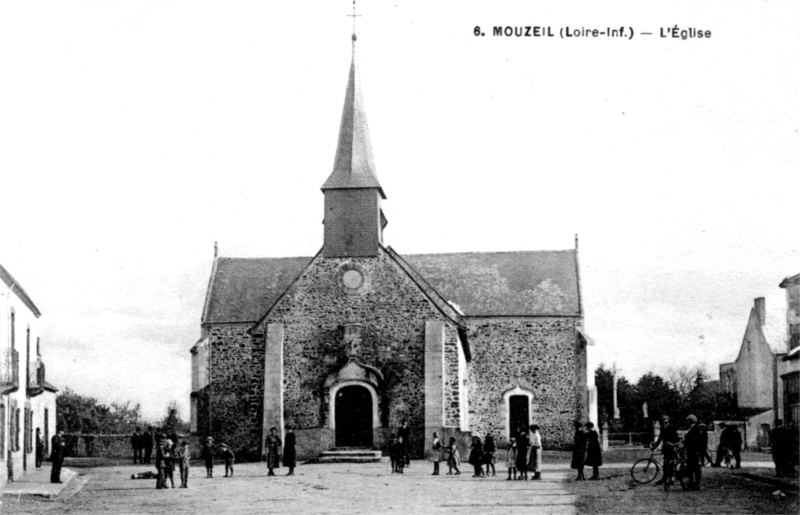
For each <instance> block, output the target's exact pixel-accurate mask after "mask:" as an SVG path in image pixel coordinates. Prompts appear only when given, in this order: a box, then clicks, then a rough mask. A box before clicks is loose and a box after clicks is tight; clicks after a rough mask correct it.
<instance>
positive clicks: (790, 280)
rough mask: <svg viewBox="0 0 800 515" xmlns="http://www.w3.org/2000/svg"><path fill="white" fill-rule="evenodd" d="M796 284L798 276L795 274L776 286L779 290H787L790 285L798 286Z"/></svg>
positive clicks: (799, 280) (799, 281) (798, 280)
mask: <svg viewBox="0 0 800 515" xmlns="http://www.w3.org/2000/svg"><path fill="white" fill-rule="evenodd" d="M798 283H800V274H795V275H792V276H789V277H785V278H784V279H783V281H781V283H780V284H779V285H778V286H779V287H781V288H788V287H789V285H790V284H798Z"/></svg>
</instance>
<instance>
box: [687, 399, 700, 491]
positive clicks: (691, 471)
mask: <svg viewBox="0 0 800 515" xmlns="http://www.w3.org/2000/svg"><path fill="white" fill-rule="evenodd" d="M686 420H687V421H688V422H689V424H691V426H690V427H689V431H688V432H687V433H686V436H685V437H684V439H683V444H684V446H685V448H686V474H687V475H688V477H689V488H690V489H692V490H700V479H701V478H702V468H701V466H700V457H701V456H702V455H703V453H704V452H705V448H704V446H703V437H702V435H701V434H700V428H699V427H698V425H697V417H695V416H694V415H689V416H688V417H686Z"/></svg>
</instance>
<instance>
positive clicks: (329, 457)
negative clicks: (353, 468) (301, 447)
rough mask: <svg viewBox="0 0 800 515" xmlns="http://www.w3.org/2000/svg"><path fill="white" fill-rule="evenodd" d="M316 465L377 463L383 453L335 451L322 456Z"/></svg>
mask: <svg viewBox="0 0 800 515" xmlns="http://www.w3.org/2000/svg"><path fill="white" fill-rule="evenodd" d="M313 461H314V463H377V462H379V461H381V451H373V450H371V449H334V450H331V451H325V452H323V453H322V454H320V456H319V458H317V459H315V460H313Z"/></svg>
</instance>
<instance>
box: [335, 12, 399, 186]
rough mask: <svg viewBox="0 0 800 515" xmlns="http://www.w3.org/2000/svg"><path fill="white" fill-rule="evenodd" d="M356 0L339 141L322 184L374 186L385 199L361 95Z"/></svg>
mask: <svg viewBox="0 0 800 515" xmlns="http://www.w3.org/2000/svg"><path fill="white" fill-rule="evenodd" d="M355 9H356V7H355V1H354V2H353V14H349V15H348V16H353V31H354V32H353V60H352V62H351V63H350V74H349V77H348V81H347V89H346V90H345V98H344V108H343V109H342V121H341V125H340V126H339V144H338V145H337V147H336V158H335V159H334V164H333V171H332V172H331V174H330V176H329V177H328V180H326V181H325V184H323V185H322V190H323V191H325V190H332V189H353V188H358V189H360V188H375V189H377V190H378V192H379V193H380V195H381V197H382V198H386V195H384V193H383V188H381V185H380V183H379V182H378V176H377V174H376V171H375V161H374V159H373V157H372V143H371V142H370V137H369V129H368V126H367V113H366V110H365V109H364V100H363V99H362V97H361V84H360V81H359V80H358V68H357V67H356V60H355V41H356V34H355V17H356V16H361V15H360V14H355Z"/></svg>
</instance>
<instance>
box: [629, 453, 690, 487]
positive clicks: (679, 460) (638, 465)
mask: <svg viewBox="0 0 800 515" xmlns="http://www.w3.org/2000/svg"><path fill="white" fill-rule="evenodd" d="M675 450H676V452H675V458H673V459H672V460H671V461H674V464H673V465H674V466H673V467H671V468H672V473H671V474H670V477H667V476H666V472H665V476H664V491H667V492H668V491H669V487H670V483H671V482H672V478H673V477H674V478H675V479H677V480H678V482H679V483H680V484H681V487H682V488H683V489H684V490H686V489H687V488H689V483H688V479H689V478H688V477H687V474H686V453H685V451H684V449H683V445H682V444H678V445H677V446H676V449H675ZM656 456H663V454H662V453H661V452H658V450H657V449H651V450H650V457H648V458H642V459H640V460H637V461H636V462H635V463H634V464H633V466H632V467H631V478H632V479H633V481H634V482H636V483H639V484H641V485H646V484H647V483H650V482H651V481H653V480H654V479H655V478H657V477H658V475H659V474H660V473H661V470H662V469H664V468H665V466H664V465H668V464H672V463H669V462H665V464H664V465H662V464H661V462H660V461H658V458H657V457H656Z"/></svg>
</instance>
